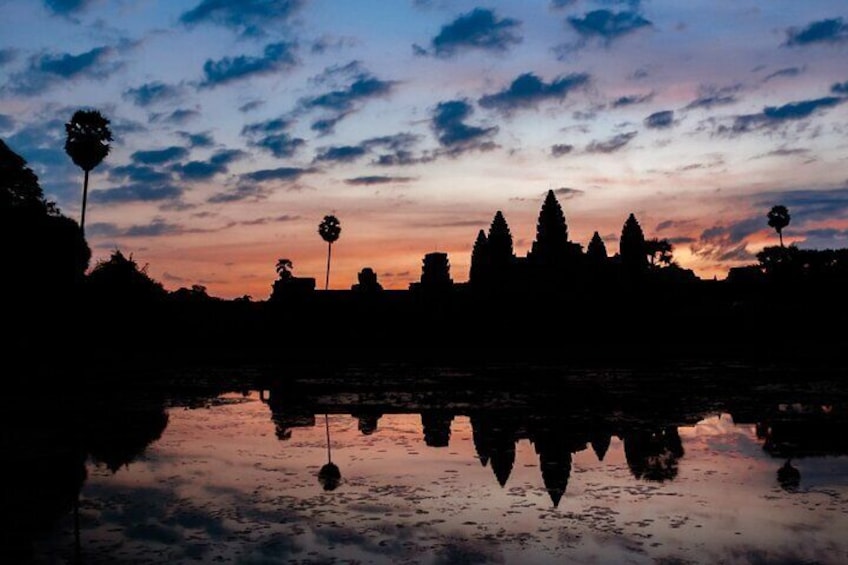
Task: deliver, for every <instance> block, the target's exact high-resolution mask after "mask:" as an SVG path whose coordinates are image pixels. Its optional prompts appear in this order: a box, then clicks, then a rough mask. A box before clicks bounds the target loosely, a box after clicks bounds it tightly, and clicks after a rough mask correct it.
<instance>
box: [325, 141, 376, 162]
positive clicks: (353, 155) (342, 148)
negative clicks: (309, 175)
mask: <svg viewBox="0 0 848 565" xmlns="http://www.w3.org/2000/svg"><path fill="white" fill-rule="evenodd" d="M367 152H368V150H367V149H366V148H365V147H362V146H358V145H339V146H333V147H325V148H322V149H321V150H320V151H319V153H318V154H317V155H316V156H315V161H333V162H336V163H352V162H353V161H356V160H357V159H359V158H360V157H362V156H363V155H365V154H366V153H367Z"/></svg>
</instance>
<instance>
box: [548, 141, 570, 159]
mask: <svg viewBox="0 0 848 565" xmlns="http://www.w3.org/2000/svg"><path fill="white" fill-rule="evenodd" d="M573 150H574V146H573V145H568V144H567V143H557V144H555V145H551V157H562V156H563V155H568V154H569V153H571V152H572V151H573Z"/></svg>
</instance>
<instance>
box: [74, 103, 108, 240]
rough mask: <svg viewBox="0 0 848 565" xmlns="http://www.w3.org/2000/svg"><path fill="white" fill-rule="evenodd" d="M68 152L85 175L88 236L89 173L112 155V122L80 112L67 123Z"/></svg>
mask: <svg viewBox="0 0 848 565" xmlns="http://www.w3.org/2000/svg"><path fill="white" fill-rule="evenodd" d="M65 132H66V133H67V136H68V137H67V139H66V140H65V153H67V154H68V156H69V157H70V158H71V160H73V162H74V164H75V165H76V166H77V167H79V168H81V169H82V170H83V172H84V173H85V180H84V181H83V185H82V214H81V215H80V230H82V232H83V235H84V234H85V205H86V201H87V200H88V173H89V172H91V170H92V169H93V168H94V167H96V166H97V165H99V164H100V163H101V162H102V161H103V159H104V158H105V157H106V155H108V154H109V142H110V141H112V132H111V131H110V130H109V120H108V119H106V118H105V117H104V116H103V115H102V114H101V113H100V112H99V111H97V110H77V111H76V112H74V115H73V116H72V117H71V121H70V122H68V123H66V124H65Z"/></svg>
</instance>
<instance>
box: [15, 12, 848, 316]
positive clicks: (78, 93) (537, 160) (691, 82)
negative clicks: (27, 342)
mask: <svg viewBox="0 0 848 565" xmlns="http://www.w3.org/2000/svg"><path fill="white" fill-rule="evenodd" d="M0 13H2V15H3V17H2V18H0V138H2V139H3V140H5V141H6V142H7V143H8V144H9V146H10V147H11V148H12V149H13V150H14V151H16V152H17V153H19V154H20V155H22V156H23V157H24V158H25V159H26V160H27V161H28V162H29V165H30V166H31V167H32V168H33V170H34V171H35V172H36V173H37V174H38V175H39V178H40V180H41V184H42V187H43V188H44V190H45V193H46V194H47V196H48V198H49V199H52V200H54V201H56V202H57V203H58V204H59V206H60V208H61V209H62V211H63V212H64V213H66V214H68V215H70V216H71V217H74V218H77V219H78V218H79V212H80V200H81V193H82V173H81V171H80V170H79V169H77V168H76V167H75V166H74V165H73V163H72V162H71V161H70V159H69V158H68V156H67V155H66V154H65V153H64V149H63V146H64V137H65V130H64V123H65V122H67V121H68V120H69V119H70V117H71V115H72V114H73V113H74V111H76V110H77V109H81V108H85V109H89V108H94V109H98V110H100V111H101V112H103V113H104V114H105V115H106V116H107V117H108V118H109V119H110V120H111V127H112V131H113V135H114V138H115V139H114V142H113V144H112V150H111V153H110V154H109V156H108V157H107V158H106V160H105V161H104V162H103V163H102V164H101V165H100V166H99V167H97V168H96V169H95V170H94V171H93V174H92V177H91V185H90V193H89V201H88V207H87V211H86V235H87V237H88V239H89V242H90V245H91V247H92V250H93V254H94V261H95V262H96V261H97V260H102V259H105V258H108V256H109V254H110V253H111V252H112V251H114V250H115V249H121V250H122V251H123V252H125V253H132V254H133V257H134V258H135V259H136V260H137V261H138V262H139V263H140V264H141V265H147V266H148V273H149V274H150V275H151V276H153V277H154V278H156V279H157V280H159V281H161V282H162V283H163V284H164V285H165V287H166V288H169V289H175V288H178V287H180V286H190V285H192V284H202V285H204V286H206V287H207V288H208V291H209V292H210V294H213V295H216V296H222V297H237V296H242V295H245V294H247V295H250V296H252V297H253V298H254V299H264V298H267V297H268V295H269V294H270V290H271V284H272V282H273V280H274V279H275V278H276V275H275V272H274V266H275V264H276V261H277V259H279V258H288V259H290V260H291V261H292V262H293V265H294V269H293V272H294V274H295V275H296V276H309V277H315V278H316V279H317V280H318V281H319V282H322V281H323V274H324V269H325V266H326V250H327V248H326V244H325V243H324V241H323V240H321V238H320V237H319V236H318V234H317V226H318V224H319V223H320V221H321V219H322V218H323V217H324V215H326V214H335V215H336V216H337V217H338V218H339V220H340V221H341V225H342V233H341V237H340V239H339V240H338V242H336V243H335V244H334V245H333V263H332V272H331V285H330V286H331V288H339V289H341V288H349V287H350V285H352V284H354V283H355V282H356V274H357V272H358V271H359V270H361V269H362V268H364V267H371V268H373V269H374V270H375V272H377V274H378V278H379V281H380V282H381V283H382V284H383V286H384V287H386V288H398V289H401V288H406V287H407V286H408V284H409V283H410V282H412V281H414V280H417V279H418V278H419V277H420V273H421V261H422V257H423V255H424V254H426V253H429V252H431V251H436V250H438V251H445V252H448V253H449V256H450V261H451V269H452V270H451V274H452V276H453V278H454V280H455V281H457V282H462V281H465V280H467V278H468V266H469V259H470V251H471V247H472V244H473V242H474V239H475V236H476V234H477V231H478V230H479V229H486V228H488V225H489V223H490V222H491V219H492V216H493V215H494V213H495V212H496V211H497V210H502V211H503V213H504V215H505V216H506V218H507V221H508V222H509V225H510V228H511V231H512V234H513V237H514V239H515V248H516V253H517V254H518V255H520V256H521V255H524V254H525V253H526V252H527V250H529V247H530V245H531V243H532V240H533V238H534V236H535V224H536V218H537V216H538V211H539V207H540V206H541V203H542V201H543V198H544V195H545V193H546V192H547V191H548V190H554V191H555V192H556V194H557V196H558V198H559V201H560V203H561V204H562V207H563V210H564V212H565V215H566V219H567V222H568V228H569V237H570V239H571V240H572V241H575V242H577V243H580V244H582V245H583V246H584V247H585V246H586V244H587V243H588V241H589V239H590V238H591V236H592V233H593V232H594V231H596V230H597V231H598V232H599V233H600V234H601V236H602V237H603V238H604V240H605V242H606V245H607V248H608V250H609V251H610V252H611V253H614V252H616V251H617V248H618V238H619V235H620V233H621V226H622V224H623V223H624V220H625V219H626V218H627V216H628V214H630V213H631V212H633V213H635V214H636V217H637V218H638V219H639V221H640V223H641V225H642V228H643V230H644V231H645V234H646V236H647V237H661V238H668V239H669V240H670V241H671V242H672V243H673V244H674V256H675V259H676V260H677V261H678V263H679V264H680V265H681V266H683V267H686V268H691V269H694V270H695V272H696V273H697V274H699V275H700V276H702V277H710V278H711V277H714V276H717V277H718V278H722V277H723V276H725V274H726V272H727V269H728V268H730V267H733V266H737V265H744V264H750V263H752V262H755V260H756V259H755V255H756V253H757V252H758V251H759V250H760V249H762V248H763V247H764V246H766V245H775V244H776V243H777V236H776V234H775V233H774V231H773V230H771V229H770V228H769V227H768V225H767V223H766V213H767V212H768V210H769V209H770V208H771V206H773V205H776V204H783V205H785V206H787V207H788V208H789V211H790V214H791V215H792V222H791V224H790V226H789V227H788V228H787V229H786V230H785V231H784V239H785V240H786V241H787V242H789V243H794V244H796V245H798V246H799V247H805V248H835V247H846V246H848V151H846V148H848V136H846V134H848V103H846V102H848V3H846V2H844V0H805V1H804V2H797V1H789V0H689V1H687V2H680V1H679V0H641V1H640V0H544V1H542V0H539V1H527V0H504V1H492V2H487V3H486V2H477V1H472V2H469V1H465V0H455V1H447V0H391V1H389V0H357V1H356V2H350V1H342V0H242V1H225V0H169V1H168V2H160V1H155V0H0Z"/></svg>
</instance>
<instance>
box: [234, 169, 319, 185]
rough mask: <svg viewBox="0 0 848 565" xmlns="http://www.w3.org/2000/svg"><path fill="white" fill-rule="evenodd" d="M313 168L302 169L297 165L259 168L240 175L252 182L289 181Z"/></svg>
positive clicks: (311, 171) (311, 170)
mask: <svg viewBox="0 0 848 565" xmlns="http://www.w3.org/2000/svg"><path fill="white" fill-rule="evenodd" d="M314 172H315V169H302V168H298V167H279V168H277V169H261V170H258V171H253V172H251V173H245V174H243V175H242V179H243V180H248V181H253V182H267V181H272V180H277V181H283V182H290V181H295V180H298V179H299V178H300V177H301V176H303V175H305V174H307V173H314Z"/></svg>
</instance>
